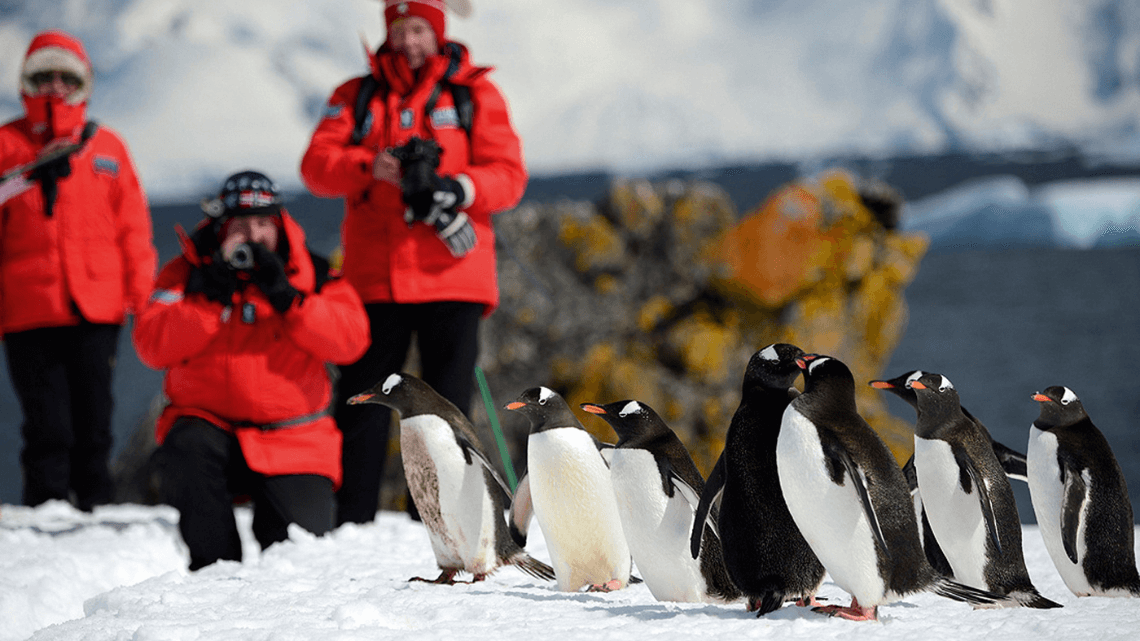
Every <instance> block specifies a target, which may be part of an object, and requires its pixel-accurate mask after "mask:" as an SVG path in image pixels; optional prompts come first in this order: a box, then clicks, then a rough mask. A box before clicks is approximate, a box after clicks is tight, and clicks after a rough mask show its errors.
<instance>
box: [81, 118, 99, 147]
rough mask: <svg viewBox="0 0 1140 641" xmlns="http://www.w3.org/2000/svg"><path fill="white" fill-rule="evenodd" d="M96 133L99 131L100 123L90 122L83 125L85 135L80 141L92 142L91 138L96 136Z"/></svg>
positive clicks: (82, 135)
mask: <svg viewBox="0 0 1140 641" xmlns="http://www.w3.org/2000/svg"><path fill="white" fill-rule="evenodd" d="M96 131H99V123H98V122H96V121H94V120H88V121H87V123H86V124H84V125H83V133H82V134H80V135H79V141H80V142H87V141H88V140H91V136H94V135H95V132H96Z"/></svg>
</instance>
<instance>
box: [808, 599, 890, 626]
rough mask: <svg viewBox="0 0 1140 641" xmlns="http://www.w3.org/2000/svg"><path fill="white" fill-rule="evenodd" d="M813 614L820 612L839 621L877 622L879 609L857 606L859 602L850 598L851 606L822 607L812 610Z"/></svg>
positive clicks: (876, 607)
mask: <svg viewBox="0 0 1140 641" xmlns="http://www.w3.org/2000/svg"><path fill="white" fill-rule="evenodd" d="M812 611H813V612H820V613H823V614H826V615H827V616H829V617H839V618H840V619H847V620H848V621H878V620H879V607H878V606H875V605H873V606H871V607H869V608H864V607H862V606H861V605H859V600H858V599H855V598H852V599H851V605H849V606H847V607H843V606H841V605H824V606H820V607H817V608H812Z"/></svg>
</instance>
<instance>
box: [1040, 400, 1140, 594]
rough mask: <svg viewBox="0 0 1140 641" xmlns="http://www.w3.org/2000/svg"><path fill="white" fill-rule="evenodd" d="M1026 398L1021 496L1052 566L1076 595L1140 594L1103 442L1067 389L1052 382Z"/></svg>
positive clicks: (1121, 495)
mask: <svg viewBox="0 0 1140 641" xmlns="http://www.w3.org/2000/svg"><path fill="white" fill-rule="evenodd" d="M1033 400H1035V401H1037V402H1039V403H1041V415H1040V416H1039V417H1038V418H1037V420H1036V421H1034V422H1033V426H1032V427H1030V428H1029V495H1030V497H1031V499H1032V500H1033V511H1034V513H1036V515H1037V525H1038V527H1039V529H1040V530H1041V537H1042V538H1043V539H1045V549H1046V550H1048V551H1049V556H1050V557H1052V559H1053V565H1055V566H1057V571H1058V572H1059V573H1060V574H1061V578H1062V579H1064V581H1065V585H1066V586H1068V588H1069V589H1070V590H1072V592H1073V594H1076V595H1077V596H1079V597H1080V596H1112V597H1128V596H1133V597H1140V576H1138V574H1137V571H1136V555H1135V552H1134V549H1133V538H1134V536H1135V533H1134V529H1133V524H1132V503H1130V502H1129V500H1128V487H1127V485H1126V484H1125V481H1124V474H1123V472H1121V470H1120V465H1119V464H1118V463H1117V462H1116V457H1115V456H1113V455H1112V449H1111V448H1110V447H1109V445H1108V441H1107V440H1106V439H1105V438H1104V435H1103V434H1101V432H1100V430H1098V429H1097V428H1096V426H1095V425H1093V422H1092V420H1090V419H1089V415H1088V414H1087V413H1085V408H1084V406H1083V405H1082V404H1081V399H1079V398H1077V395H1076V394H1074V393H1073V390H1071V389H1069V388H1067V387H1061V386H1053V387H1049V388H1046V389H1045V391H1044V392H1038V393H1037V394H1034V395H1033Z"/></svg>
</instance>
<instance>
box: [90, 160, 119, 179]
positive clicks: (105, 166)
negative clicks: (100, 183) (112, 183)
mask: <svg viewBox="0 0 1140 641" xmlns="http://www.w3.org/2000/svg"><path fill="white" fill-rule="evenodd" d="M95 173H97V174H107V175H108V176H110V177H112V178H116V177H118V175H119V161H117V160H115V159H114V158H111V157H110V156H95Z"/></svg>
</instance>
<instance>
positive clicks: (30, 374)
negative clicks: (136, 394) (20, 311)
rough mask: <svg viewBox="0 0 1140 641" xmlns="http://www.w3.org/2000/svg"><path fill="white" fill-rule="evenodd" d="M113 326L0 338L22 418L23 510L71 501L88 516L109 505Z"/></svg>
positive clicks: (88, 325) (48, 330)
mask: <svg viewBox="0 0 1140 641" xmlns="http://www.w3.org/2000/svg"><path fill="white" fill-rule="evenodd" d="M119 329H120V327H119V326H118V325H99V324H93V323H88V322H86V321H82V322H80V324H79V325H74V326H70V327H45V328H41V329H32V330H28V331H24V332H16V333H12V334H7V335H5V336H4V349H5V351H6V352H7V356H8V372H9V374H10V376H11V377H12V386H13V387H14V388H15V390H16V396H18V397H19V399H20V407H21V409H22V410H23V412H24V423H23V426H22V427H21V431H22V433H23V438H24V449H23V451H22V452H21V453H20V462H21V464H22V465H23V469H24V504H25V505H39V504H40V503H43V502H44V501H47V500H50V499H62V500H64V501H66V500H69V496H70V494H71V492H74V493H75V504H76V507H78V508H79V509H81V510H85V511H91V509H92V508H93V507H94V506H96V505H101V504H103V503H109V502H111V500H112V499H113V498H114V484H113V482H112V480H111V473H110V470H109V469H108V459H109V458H110V456H111V443H112V437H111V412H112V410H113V408H114V402H113V399H112V394H111V375H112V372H113V371H114V368H115V356H116V354H117V353H118V346H119Z"/></svg>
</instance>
